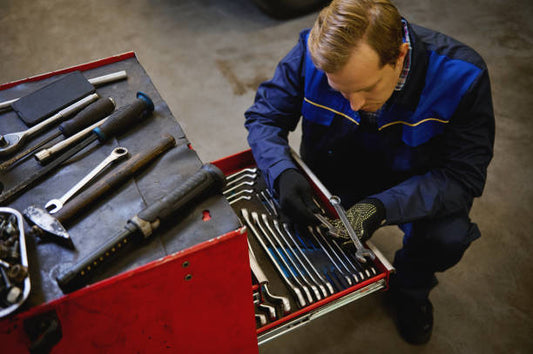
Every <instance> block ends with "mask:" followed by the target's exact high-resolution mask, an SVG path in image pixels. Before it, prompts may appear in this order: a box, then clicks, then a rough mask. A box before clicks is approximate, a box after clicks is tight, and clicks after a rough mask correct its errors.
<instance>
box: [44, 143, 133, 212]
mask: <svg viewBox="0 0 533 354" xmlns="http://www.w3.org/2000/svg"><path fill="white" fill-rule="evenodd" d="M127 155H128V149H126V148H124V147H117V148H115V149H113V151H111V154H109V155H108V156H107V157H106V158H105V159H104V160H103V161H102V162H100V163H99V164H98V166H96V167H95V168H94V169H93V170H91V171H90V172H89V173H88V174H87V175H86V176H85V177H83V178H82V179H81V180H80V181H79V182H78V183H76V185H75V186H74V187H72V188H71V189H69V190H68V191H67V192H66V193H65V194H64V195H63V196H61V197H60V198H59V199H52V200H50V201H49V202H48V203H46V205H45V206H44V207H45V208H46V210H48V212H49V213H50V214H54V213H56V212H58V211H59V210H60V209H61V208H62V207H63V204H65V203H66V202H67V201H68V200H69V199H70V198H72V197H73V196H74V195H75V194H76V193H78V191H80V190H81V189H82V188H83V187H85V185H86V184H87V183H89V182H91V181H92V180H93V179H94V178H95V177H96V176H97V175H98V174H100V173H101V172H102V171H103V170H105V169H106V168H107V167H108V166H109V165H111V164H112V163H113V162H115V161H118V160H120V159H122V158H125V157H126V156H127Z"/></svg>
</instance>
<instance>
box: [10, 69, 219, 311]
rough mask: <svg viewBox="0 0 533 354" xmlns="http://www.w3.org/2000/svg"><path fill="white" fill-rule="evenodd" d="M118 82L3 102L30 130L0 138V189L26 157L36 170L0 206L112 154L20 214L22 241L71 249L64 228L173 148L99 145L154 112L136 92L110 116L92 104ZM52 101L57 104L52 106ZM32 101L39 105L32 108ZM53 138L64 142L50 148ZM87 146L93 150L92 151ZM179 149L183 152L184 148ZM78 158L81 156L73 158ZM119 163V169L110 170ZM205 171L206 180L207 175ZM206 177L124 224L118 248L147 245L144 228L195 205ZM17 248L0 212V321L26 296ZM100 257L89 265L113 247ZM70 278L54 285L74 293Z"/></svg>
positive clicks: (164, 141)
mask: <svg viewBox="0 0 533 354" xmlns="http://www.w3.org/2000/svg"><path fill="white" fill-rule="evenodd" d="M125 77H126V73H125V72H124V71H122V72H119V73H115V74H111V75H106V76H103V77H98V78H95V79H91V80H88V82H87V83H85V81H87V80H86V79H85V78H83V76H82V75H81V74H80V73H76V74H72V75H71V74H69V75H66V77H65V78H63V79H60V80H57V81H55V82H53V83H52V84H50V85H48V86H46V87H44V88H43V89H42V91H40V90H37V91H36V92H34V93H32V94H30V95H27V96H24V97H22V98H21V99H19V100H11V101H10V102H7V103H5V104H3V105H2V108H3V109H5V108H9V107H12V108H13V109H14V110H16V112H17V116H18V117H19V118H20V119H22V120H23V121H24V122H25V123H26V124H27V125H28V126H30V125H31V127H30V128H28V129H27V130H23V131H19V132H16V133H7V134H3V135H1V136H0V161H1V163H0V185H2V186H3V185H6V183H3V181H2V176H6V177H7V176H8V175H7V174H6V172H7V171H8V170H11V169H14V168H16V167H17V165H19V164H21V162H22V161H24V160H26V159H27V158H28V157H30V156H34V157H35V159H36V160H37V162H38V163H39V164H35V163H33V165H34V166H35V167H36V168H35V169H33V168H31V172H30V173H28V174H27V175H26V176H24V178H22V179H19V180H15V183H14V186H10V188H8V189H6V190H3V187H2V188H0V205H7V204H8V203H10V202H12V201H13V200H15V199H16V198H18V197H19V196H20V195H21V194H22V193H24V192H26V191H28V190H29V189H30V188H32V187H33V186H34V185H36V184H37V183H39V182H40V181H42V180H43V179H45V178H46V177H47V176H49V175H51V174H52V173H53V172H54V171H56V170H57V169H59V168H60V167H62V166H63V165H65V164H67V163H72V162H73V160H74V159H73V157H74V156H75V155H76V154H79V155H82V156H80V157H78V156H76V161H83V160H84V159H85V158H86V156H88V155H90V154H91V153H92V152H93V151H95V150H96V149H98V150H108V149H110V150H112V151H109V154H108V156H107V157H106V158H105V159H104V160H103V161H101V162H100V163H99V164H98V163H96V164H95V165H97V166H96V167H94V166H88V168H87V171H88V172H87V174H86V175H85V177H83V178H81V179H80V180H79V182H78V183H73V184H74V185H73V186H72V187H71V188H70V189H68V190H67V191H60V190H58V194H60V193H61V192H63V193H64V194H63V195H62V196H60V197H58V198H57V199H51V200H50V201H48V203H46V205H44V207H40V206H37V205H30V206H28V207H27V208H26V209H25V210H24V212H23V214H24V217H25V218H26V220H27V221H28V223H29V224H30V225H31V229H30V234H32V235H33V236H37V237H39V238H40V239H41V240H45V241H53V242H56V243H59V244H60V245H63V246H66V247H68V248H70V249H74V248H75V247H74V242H73V240H72V239H71V237H70V235H69V232H68V231H67V229H66V228H65V227H68V224H69V223H70V222H72V221H74V220H76V219H77V220H79V218H80V217H81V216H83V214H84V213H87V212H88V211H90V207H91V206H92V204H94V203H95V202H96V201H98V200H100V199H101V198H102V197H104V196H106V195H110V194H112V193H114V192H116V190H117V189H118V188H119V187H120V186H121V185H122V184H124V183H126V182H127V181H129V180H131V179H132V178H133V177H134V176H135V175H136V174H138V173H139V172H140V171H142V170H144V169H145V168H146V167H147V166H148V165H149V164H150V163H152V162H153V161H155V160H156V159H157V158H158V157H160V156H161V155H162V154H164V153H165V152H167V151H168V150H170V149H171V148H173V147H175V146H176V140H175V139H174V137H172V136H170V135H165V136H164V137H162V138H161V139H160V140H159V141H156V142H155V143H154V144H153V145H150V144H149V146H147V147H145V148H141V149H140V150H139V149H138V151H136V153H135V154H133V155H132V156H130V154H129V152H128V149H127V148H126V147H122V146H119V147H112V146H109V144H103V143H104V142H106V141H107V140H109V139H110V138H112V137H113V136H114V135H116V134H122V133H124V132H126V131H127V130H129V129H130V128H132V127H133V126H135V124H136V123H137V122H140V121H142V120H144V119H145V118H147V117H149V116H150V115H151V113H152V112H153V110H154V104H153V102H152V100H151V98H150V97H149V96H148V95H146V94H144V93H142V92H137V95H136V98H135V99H134V100H133V101H132V102H130V103H129V104H126V105H124V106H122V107H120V108H119V109H117V110H115V100H114V99H113V98H111V97H105V98H100V96H99V94H98V93H96V92H95V90H94V87H93V86H92V85H100V84H104V83H106V82H110V81H114V80H118V79H122V78H125ZM80 80H81V82H82V84H81V88H80V87H77V88H76V89H75V90H74V91H76V92H69V89H70V88H71V84H72V83H77V84H79V83H80ZM84 80H85V81H84ZM55 95H62V97H59V98H58V97H55ZM15 101H16V102H15ZM35 101H39V102H40V103H39V104H36V103H35ZM44 101H46V102H44ZM43 102H44V103H43ZM53 126H56V128H55V129H56V130H55V131H52V130H51V129H52V127H53ZM41 134H42V135H45V137H44V139H42V140H41V141H37V142H36V143H35V142H33V141H31V142H30V145H31V144H33V145H32V146H30V147H29V148H28V149H26V150H25V151H22V152H20V153H17V152H18V151H19V150H21V148H22V147H23V144H25V143H26V142H27V141H28V140H30V138H33V137H34V136H37V135H41ZM60 136H63V137H64V138H63V140H60V141H58V138H59V137H60ZM94 142H96V143H97V144H93V143H94ZM98 145H100V146H98ZM180 148H182V149H188V147H187V145H186V144H183V146H180ZM82 151H83V152H84V153H83V154H81V153H80V152H82ZM122 159H127V161H126V162H123V163H121V164H120V165H119V166H114V165H118V161H119V160H122ZM2 160H3V161H2ZM24 166H26V167H25V168H27V167H28V166H32V165H30V164H24ZM91 168H92V169H91ZM76 170H77V171H79V169H76ZM207 170H209V171H210V172H212V169H207ZM202 171H206V169H203V170H202ZM15 172H16V170H15ZM206 173H207V172H204V173H203V174H202V176H196V177H195V179H194V181H192V182H189V184H188V185H187V187H184V188H189V189H187V190H186V191H185V189H184V188H178V190H177V191H176V192H175V193H173V194H172V195H173V196H174V199H172V198H170V197H168V198H166V199H165V200H163V201H159V202H158V204H157V205H156V206H152V207H151V208H150V207H149V208H147V209H145V210H144V211H142V212H141V213H139V214H138V215H137V216H135V217H134V218H132V219H131V220H130V221H129V222H128V224H127V225H126V230H127V231H128V232H129V233H127V232H125V233H121V235H122V236H123V237H122V238H121V239H120V240H119V241H118V243H119V246H118V247H120V245H123V244H124V243H126V242H128V241H130V242H132V241H134V240H136V239H137V238H138V237H139V235H142V237H143V238H147V237H148V236H150V233H149V232H148V229H147V225H148V226H150V227H151V229H152V231H153V230H155V229H156V228H157V227H158V225H159V221H160V220H162V219H164V218H165V217H166V216H167V212H168V211H172V210H176V209H180V208H181V204H180V203H183V201H185V200H190V199H191V198H188V196H192V197H193V198H194V197H198V196H199V195H200V194H202V193H201V192H203V191H206V190H207V189H210V187H211V186H212V185H214V184H216V183H214V182H213V180H214V177H213V176H211V175H210V176H207V177H205V176H204V174H206ZM208 174H209V173H208ZM220 174H221V173H220ZM222 176H223V175H222ZM11 180H13V178H11ZM206 180H207V181H209V182H208V183H207V184H208V185H206V183H204V182H205V181H206ZM191 183H192V184H193V185H191ZM59 185H60V184H59ZM220 188H221V187H220ZM179 192H182V193H181V194H179ZM176 193H178V194H179V195H177V194H176ZM169 198H170V199H169ZM177 199H180V200H177ZM11 211H12V212H11ZM134 226H135V227H137V229H135V227H134ZM126 234H127V235H126ZM24 240H25V239H24V224H23V215H22V214H21V213H19V212H18V211H16V210H15V209H12V208H4V207H0V317H3V316H5V315H7V314H8V311H9V312H11V311H13V310H15V309H16V308H17V307H18V306H19V305H20V303H21V302H22V301H24V300H25V299H26V297H27V296H28V294H29V291H30V280H29V276H28V262H27V256H26V249H25V243H23V241H24ZM115 246H116V245H115ZM100 249H101V250H102V252H103V253H99V254H98V256H99V257H98V258H97V259H96V260H97V261H98V260H99V259H101V258H102V257H104V258H105V260H106V261H107V259H108V258H109V257H110V255H109V254H108V252H107V251H110V252H113V254H115V253H116V252H115V249H114V248H113V247H111V248H110V249H109V250H106V245H104V246H102V247H101V248H100ZM111 250H112V251H111ZM91 262H92V263H94V260H92V259H91ZM99 263H100V262H99ZM89 268H91V267H89ZM95 268H97V267H95ZM72 271H73V272H74V273H72V272H70V273H68V274H64V276H63V278H61V279H63V282H61V283H60V284H61V285H62V286H63V287H64V288H65V289H74V288H75V287H77V286H81V285H83V284H84V282H86V281H87V279H89V278H88V277H83V279H82V280H80V279H79V278H78V275H79V274H80V273H79V272H76V271H75V269H73V270H72ZM86 272H87V269H84V270H82V273H83V274H86ZM91 274H92V273H91ZM67 278H68V279H67ZM71 278H72V279H71Z"/></svg>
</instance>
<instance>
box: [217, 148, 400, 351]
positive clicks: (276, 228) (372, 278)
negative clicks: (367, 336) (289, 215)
mask: <svg viewBox="0 0 533 354" xmlns="http://www.w3.org/2000/svg"><path fill="white" fill-rule="evenodd" d="M296 162H297V163H299V164H301V166H300V167H301V169H302V172H303V173H304V175H305V174H308V175H307V177H308V179H309V182H310V183H311V185H312V186H313V187H314V190H315V200H317V201H318V202H319V203H320V206H321V208H322V210H323V213H325V214H326V215H328V216H329V217H336V213H335V211H334V209H333V207H332V206H331V205H330V204H329V203H328V202H327V201H328V198H327V197H326V195H329V192H328V191H327V190H325V187H324V186H323V185H322V184H321V183H320V181H318V180H317V179H316V177H315V176H314V175H312V172H310V171H309V169H308V168H307V167H306V166H305V165H304V164H303V162H301V160H300V159H299V158H298V159H297V160H296ZM214 163H215V164H216V165H217V166H218V167H220V168H221V169H222V170H223V171H224V172H225V173H226V175H227V177H226V178H227V186H226V189H225V191H224V196H225V197H226V198H227V199H228V201H229V203H230V204H231V205H232V207H233V209H234V211H235V213H236V214H237V215H239V217H240V220H241V223H242V225H243V226H244V227H245V229H246V231H247V236H248V241H249V243H250V246H251V248H252V253H253V254H254V255H255V257H256V259H257V260H258V263H259V265H260V266H261V267H262V269H263V271H264V273H265V275H266V276H267V278H268V284H269V290H270V293H271V294H273V295H277V296H282V297H285V298H287V299H288V300H289V302H290V309H291V310H290V311H288V312H286V311H283V310H282V309H281V308H280V306H279V305H277V306H276V304H275V303H274V302H273V301H269V300H268V299H266V298H265V296H263V294H261V284H258V282H257V279H255V278H254V283H253V286H252V291H253V293H254V303H255V311H256V326H257V336H258V342H259V344H262V343H265V342H267V341H269V340H271V339H273V338H276V337H277V336H280V335H282V334H284V333H286V332H288V331H291V330H294V329H296V328H298V327H300V326H303V325H305V324H307V323H309V322H310V321H311V320H313V319H316V318H318V317H320V316H322V315H324V314H326V313H328V312H331V311H333V310H335V309H337V308H339V307H341V306H343V305H346V304H348V303H350V302H352V301H355V300H357V299H359V298H361V297H363V296H366V295H368V294H370V293H373V292H376V291H379V290H385V289H387V288H388V281H389V275H390V273H391V272H392V271H393V267H392V266H391V264H390V263H389V262H388V261H387V259H386V258H385V257H384V256H383V255H382V254H381V252H380V251H379V250H378V249H377V248H376V247H374V245H373V244H372V243H371V242H367V243H366V247H367V248H369V249H371V250H372V252H373V253H374V254H375V256H376V257H375V258H374V259H373V260H370V259H368V260H367V262H366V263H361V262H359V261H358V260H357V259H356V258H355V254H354V251H353V249H346V248H345V247H343V246H342V240H336V239H335V238H332V237H330V236H328V235H327V233H326V231H325V229H323V228H322V227H315V228H308V229H305V228H303V229H302V228H296V227H294V226H292V225H289V224H290V223H289V222H288V221H287V220H286V219H285V218H284V217H283V216H282V214H281V213H280V211H279V206H278V205H277V202H276V200H275V198H273V197H272V195H271V192H270V191H268V189H267V186H266V183H265V180H264V179H263V177H262V176H261V172H260V171H259V170H257V168H256V165H255V161H254V159H253V156H252V153H251V151H250V150H247V151H243V152H241V153H239V154H236V155H233V156H230V157H227V158H225V159H222V160H219V161H215V162H214ZM315 183H316V184H315ZM243 209H244V210H246V212H247V214H248V220H246V217H245V216H244V214H243ZM253 213H256V214H257V216H258V220H253V218H252V216H251V215H252V214H253ZM267 224H268V225H267ZM254 229H255V230H254ZM257 233H259V234H263V233H266V234H267V235H269V236H266V237H265V236H263V237H262V238H263V240H262V242H263V244H261V241H260V240H259V238H260V237H258V236H257ZM250 257H253V256H252V255H250ZM272 258H273V259H274V260H275V261H276V262H277V263H278V264H280V266H279V269H278V268H276V267H275V266H274V264H273V261H272ZM284 276H285V277H286V278H288V279H289V281H290V282H292V284H293V285H295V284H296V282H298V281H299V282H300V284H301V286H298V285H297V284H296V286H295V287H296V288H298V289H299V292H298V293H295V292H294V291H292V290H291V288H290V286H289V285H287V282H286V281H284V280H283V277H284ZM296 279H298V280H296ZM259 304H266V305H267V306H266V307H263V308H260V307H259V306H258V305H259ZM270 306H273V307H274V308H275V311H276V316H271V315H270V314H269V307H270ZM270 312H272V309H270ZM261 314H264V315H265V316H261ZM272 314H273V313H272ZM260 318H263V320H262V321H261V320H260ZM265 318H266V321H265Z"/></svg>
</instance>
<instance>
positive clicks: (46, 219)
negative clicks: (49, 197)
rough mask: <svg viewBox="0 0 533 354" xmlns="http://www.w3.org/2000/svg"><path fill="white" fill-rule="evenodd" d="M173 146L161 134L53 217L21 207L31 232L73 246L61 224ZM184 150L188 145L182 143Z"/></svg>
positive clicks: (172, 140)
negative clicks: (160, 137) (148, 145)
mask: <svg viewBox="0 0 533 354" xmlns="http://www.w3.org/2000/svg"><path fill="white" fill-rule="evenodd" d="M175 145H176V140H175V139H174V137H172V136H170V135H166V136H164V137H163V138H162V139H161V140H160V141H159V142H158V143H157V144H155V145H154V146H152V147H150V148H149V149H147V150H145V151H142V152H140V153H137V154H136V155H134V156H133V157H132V158H130V159H129V160H128V161H127V162H126V163H124V164H123V165H121V166H120V167H118V168H117V169H116V170H114V171H113V172H111V173H110V174H109V175H107V176H105V177H104V178H102V179H101V180H99V181H98V182H96V183H95V184H93V185H91V186H90V187H88V188H87V189H86V190H85V191H83V192H81V193H80V194H79V195H78V196H76V197H75V198H73V199H72V200H71V201H70V202H69V203H67V204H66V205H65V206H64V207H63V208H61V209H60V210H59V211H58V212H57V213H55V214H54V216H52V215H50V214H49V213H48V212H47V211H46V210H45V209H43V208H40V207H37V206H35V205H32V206H29V207H28V208H26V210H24V213H23V214H24V216H25V217H26V219H27V220H28V222H29V223H30V224H32V225H33V226H32V228H31V233H32V234H33V235H35V236H38V237H39V238H41V239H43V240H50V241H53V242H57V243H59V244H61V245H63V246H66V247H68V248H71V249H73V248H74V243H73V242H72V239H71V238H70V235H69V233H68V232H67V230H66V228H65V227H64V226H63V224H65V223H67V222H68V221H69V220H71V219H72V218H73V217H74V216H76V215H79V213H80V212H83V210H84V209H85V208H87V207H88V206H89V205H91V204H93V203H94V202H95V201H96V200H98V199H99V198H100V197H102V196H103V195H105V194H106V193H108V192H111V191H113V190H116V189H117V187H118V186H120V185H122V184H123V183H125V182H126V181H128V180H129V179H130V178H131V177H132V176H133V175H135V174H136V173H137V171H139V170H140V169H142V168H144V167H145V166H146V165H148V164H149V163H150V162H152V161H154V160H155V159H156V158H157V157H159V156H160V155H161V154H163V153H165V152H166V151H168V150H169V149H170V148H172V147H174V146H175ZM182 148H183V149H185V148H187V149H188V147H187V145H185V144H184V145H182Z"/></svg>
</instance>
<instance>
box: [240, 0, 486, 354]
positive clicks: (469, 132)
mask: <svg viewBox="0 0 533 354" xmlns="http://www.w3.org/2000/svg"><path fill="white" fill-rule="evenodd" d="M245 116H246V123H245V126H246V128H247V129H248V131H249V135H248V141H249V144H250V146H251V148H252V152H253V154H254V157H255V159H256V162H257V164H258V167H259V168H260V169H261V170H262V171H263V172H264V174H265V176H266V179H267V183H268V184H269V186H270V188H272V189H273V190H274V191H275V192H277V193H278V195H279V199H280V204H281V207H282V210H283V211H284V212H285V213H286V214H288V215H289V216H291V217H292V219H293V220H294V221H295V222H297V223H301V224H313V223H316V220H315V219H314V216H313V213H315V212H316V211H317V210H316V206H315V205H314V203H313V202H312V198H311V188H310V186H309V185H308V183H307V182H306V180H305V178H304V177H303V176H302V175H301V174H300V172H298V171H297V169H296V166H295V164H294V163H293V162H292V160H291V158H290V154H289V147H288V142H287V136H288V133H289V131H292V130H294V129H295V127H296V125H297V123H298V121H299V118H300V117H303V121H302V131H303V135H302V143H301V151H300V154H301V156H302V158H303V159H304V161H305V162H306V163H307V164H308V165H309V167H310V168H311V169H312V170H313V171H314V172H315V174H316V175H317V176H318V177H319V178H320V180H321V181H322V182H323V183H324V184H325V185H326V187H327V188H328V189H329V190H330V191H331V192H332V193H333V194H336V195H338V196H340V197H341V199H342V201H343V204H344V206H345V208H347V209H348V214H349V219H350V222H351V223H352V225H353V226H354V228H355V229H356V231H358V235H359V236H360V237H361V238H362V239H363V240H367V239H368V238H370V236H372V234H373V232H374V231H375V230H376V229H377V228H378V227H380V226H381V225H383V224H388V225H399V227H400V228H401V229H402V230H403V231H404V233H405V236H404V242H403V248H402V249H400V250H399V251H398V252H397V253H396V255H395V259H394V266H395V268H396V271H397V273H396V275H395V277H394V279H393V281H392V282H391V293H392V294H393V297H394V301H393V303H394V304H395V308H396V313H397V325H398V329H399V331H400V334H401V335H402V336H403V337H404V339H406V340H407V341H408V342H410V343H415V344H421V343H426V342H427V341H428V340H429V338H430V336H431V332H432V326H433V307H432V304H431V302H430V301H429V292H430V290H431V289H432V288H433V287H434V286H435V285H436V284H437V280H436V278H435V272H442V271H444V270H446V269H448V268H450V267H452V266H453V265H455V264H456V263H457V262H458V261H459V260H460V259H461V257H462V255H463V253H464V251H465V250H466V249H467V247H468V246H469V245H470V243H471V242H472V241H473V240H475V239H476V238H478V237H479V236H480V232H479V229H478V228H477V226H476V224H474V223H472V222H471V221H470V219H469V216H468V214H469V211H470V208H471V206H472V202H473V198H474V197H478V196H480V195H481V193H482V191H483V187H484V184H485V179H486V171H487V166H488V164H489V162H490V160H491V158H492V153H493V143H494V115H493V110H492V100H491V92H490V82H489V76H488V72H487V68H486V65H485V63H484V62H483V60H482V59H481V57H480V56H479V55H478V54H477V53H476V52H474V51H473V50H472V49H471V48H469V47H467V46H465V45H464V44H461V43H459V42H457V41H455V40H454V39H452V38H450V37H447V36H445V35H443V34H441V33H437V32H434V31H431V30H428V29H425V28H422V27H419V26H416V25H413V24H410V23H408V22H407V21H406V20H405V19H403V18H402V17H401V16H400V14H399V13H398V11H397V9H396V8H395V7H394V5H392V4H391V3H390V2H389V0H335V1H333V2H332V3H331V4H330V6H328V7H327V8H325V9H324V10H323V11H322V12H321V13H320V14H319V16H318V18H317V20H316V22H315V24H314V26H313V28H312V29H311V30H310V31H309V30H307V31H303V32H302V33H301V34H300V38H299V42H298V44H297V45H296V46H295V47H294V48H293V49H292V50H291V51H290V53H289V54H288V55H287V56H286V57H285V58H284V59H283V60H282V61H281V62H280V63H279V65H278V67H277V69H276V71H275V74H274V77H273V79H272V80H270V81H267V82H264V83H263V84H262V85H261V86H260V87H259V89H258V91H257V95H256V99H255V103H254V105H253V106H252V107H251V108H250V109H249V110H248V111H247V112H246V114H245Z"/></svg>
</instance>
